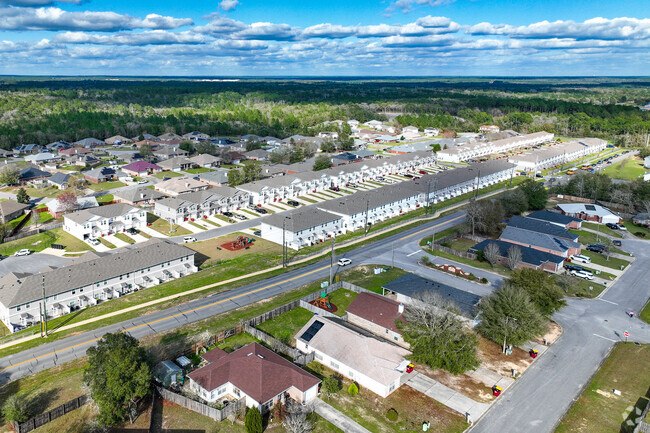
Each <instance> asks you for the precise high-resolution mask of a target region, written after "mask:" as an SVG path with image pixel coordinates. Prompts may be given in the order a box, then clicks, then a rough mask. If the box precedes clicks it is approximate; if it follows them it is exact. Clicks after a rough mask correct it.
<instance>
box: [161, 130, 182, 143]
mask: <svg viewBox="0 0 650 433" xmlns="http://www.w3.org/2000/svg"><path fill="white" fill-rule="evenodd" d="M158 139H159V140H160V141H161V142H165V141H170V140H178V141H182V140H183V137H181V136H180V135H178V134H174V133H173V132H166V133H164V134H163V135H159V136H158Z"/></svg>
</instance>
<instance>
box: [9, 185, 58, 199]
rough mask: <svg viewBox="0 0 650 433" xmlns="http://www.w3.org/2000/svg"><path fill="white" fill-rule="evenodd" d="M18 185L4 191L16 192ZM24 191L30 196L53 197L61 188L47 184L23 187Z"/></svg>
mask: <svg viewBox="0 0 650 433" xmlns="http://www.w3.org/2000/svg"><path fill="white" fill-rule="evenodd" d="M19 189H20V187H15V188H7V189H6V191H7V192H10V193H13V194H17V193H18V190H19ZM25 192H27V195H28V196H30V197H31V198H35V197H55V196H57V195H59V193H61V190H60V189H59V188H57V187H55V186H48V187H45V188H25Z"/></svg>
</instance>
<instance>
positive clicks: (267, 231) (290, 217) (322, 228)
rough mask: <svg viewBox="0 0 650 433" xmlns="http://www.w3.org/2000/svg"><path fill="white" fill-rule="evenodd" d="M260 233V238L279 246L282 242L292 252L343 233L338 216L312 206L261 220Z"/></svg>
mask: <svg viewBox="0 0 650 433" xmlns="http://www.w3.org/2000/svg"><path fill="white" fill-rule="evenodd" d="M283 229H284V235H283V233H282V230H283ZM261 231H262V238H264V239H266V240H269V241H271V242H275V243H276V244H280V245H282V243H283V242H284V244H285V245H286V246H287V247H289V248H291V249H294V250H299V249H300V248H301V247H303V246H309V245H314V244H316V243H319V242H323V241H325V240H327V239H329V238H331V237H336V236H337V235H338V234H342V233H344V231H343V227H342V219H341V217H340V216H339V215H335V214H332V213H329V212H325V211H322V210H320V209H317V208H315V207H313V206H309V207H301V208H298V209H296V210H292V211H291V212H288V213H282V214H273V215H270V216H268V217H266V218H264V219H263V220H262V228H261Z"/></svg>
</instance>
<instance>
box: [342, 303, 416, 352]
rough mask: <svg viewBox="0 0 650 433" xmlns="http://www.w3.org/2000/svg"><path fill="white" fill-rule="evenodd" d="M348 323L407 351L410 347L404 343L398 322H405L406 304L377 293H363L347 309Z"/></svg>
mask: <svg viewBox="0 0 650 433" xmlns="http://www.w3.org/2000/svg"><path fill="white" fill-rule="evenodd" d="M345 312H346V313H347V315H348V322H350V323H352V324H353V325H356V326H358V327H359V328H363V329H365V330H366V331H370V332H372V333H373V334H375V335H376V336H378V337H381V338H383V339H385V340H389V341H391V342H392V343H395V344H397V345H399V346H402V347H404V348H406V349H408V348H410V345H409V344H408V343H407V342H406V341H404V337H403V336H402V331H401V330H400V329H399V328H398V327H397V322H400V321H401V322H404V321H406V320H405V319H404V304H402V303H400V302H397V301H395V300H393V299H390V298H387V297H386V296H382V295H379V294H377V293H367V292H362V293H359V294H358V295H357V297H356V298H354V301H352V303H351V304H350V305H349V306H348V308H346V310H345Z"/></svg>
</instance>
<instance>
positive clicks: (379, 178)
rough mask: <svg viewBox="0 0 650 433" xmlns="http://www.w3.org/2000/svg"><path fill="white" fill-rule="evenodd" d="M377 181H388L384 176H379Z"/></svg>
mask: <svg viewBox="0 0 650 433" xmlns="http://www.w3.org/2000/svg"><path fill="white" fill-rule="evenodd" d="M377 180H378V181H379V182H383V181H385V180H386V178H385V177H383V176H377Z"/></svg>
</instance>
